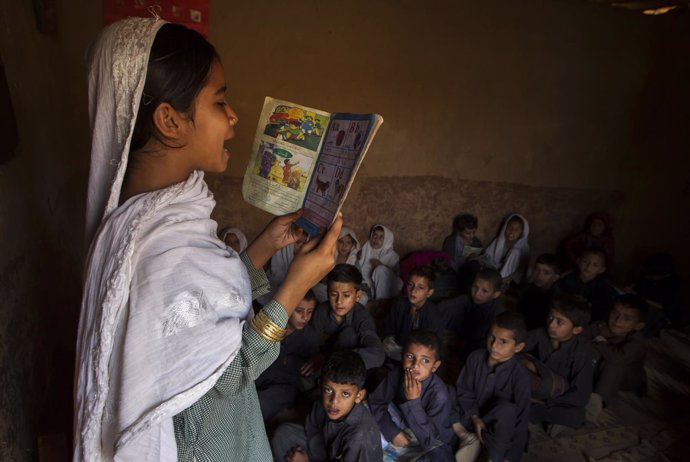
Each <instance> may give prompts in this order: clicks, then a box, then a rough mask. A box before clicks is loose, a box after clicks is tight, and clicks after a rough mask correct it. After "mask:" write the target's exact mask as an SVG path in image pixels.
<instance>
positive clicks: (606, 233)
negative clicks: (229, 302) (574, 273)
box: [563, 212, 614, 267]
mask: <svg viewBox="0 0 690 462" xmlns="http://www.w3.org/2000/svg"><path fill="white" fill-rule="evenodd" d="M587 249H599V250H601V251H602V252H603V253H604V256H605V259H606V263H611V260H612V259H613V252H614V240H613V231H612V229H611V218H610V217H609V214H608V213H606V212H593V213H590V214H589V216H588V217H587V219H586V220H585V226H584V227H583V228H582V230H581V231H580V232H578V233H577V234H575V235H573V236H571V237H569V238H568V239H566V240H565V241H564V242H563V251H564V253H565V256H566V257H567V258H568V263H569V264H570V265H572V266H574V267H577V266H578V265H577V261H578V260H579V259H580V258H582V256H583V254H584V252H585V250H587Z"/></svg>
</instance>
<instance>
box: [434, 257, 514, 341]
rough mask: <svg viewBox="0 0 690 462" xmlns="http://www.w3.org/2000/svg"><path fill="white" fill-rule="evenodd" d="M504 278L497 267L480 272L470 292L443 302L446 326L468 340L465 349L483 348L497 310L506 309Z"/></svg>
mask: <svg viewBox="0 0 690 462" xmlns="http://www.w3.org/2000/svg"><path fill="white" fill-rule="evenodd" d="M502 283H503V278H502V277H501V274H500V273H499V272H498V271H497V270H494V269H489V268H485V269H482V270H481V271H479V272H478V273H477V275H476V276H475V277H474V282H472V288H471V289H470V294H469V295H468V294H464V295H460V296H458V297H455V298H450V299H448V300H445V301H443V302H441V304H439V308H438V310H439V312H440V313H441V314H442V316H443V323H444V325H445V326H446V328H447V329H448V330H449V331H451V332H452V333H454V334H455V335H457V336H458V337H459V338H460V339H462V340H463V341H464V342H465V347H464V349H465V352H466V353H469V352H470V351H473V350H476V349H478V348H481V347H482V345H484V342H485V340H486V334H487V333H488V332H489V328H490V327H491V324H492V323H493V322H494V318H495V317H496V315H497V314H499V313H502V312H503V311H504V308H503V304H502V303H501V300H500V297H501V285H502Z"/></svg>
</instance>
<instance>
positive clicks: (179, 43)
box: [129, 24, 218, 154]
mask: <svg viewBox="0 0 690 462" xmlns="http://www.w3.org/2000/svg"><path fill="white" fill-rule="evenodd" d="M217 58H218V54H217V53H216V50H215V48H213V45H211V44H210V43H208V42H207V41H206V39H205V38H204V37H202V36H201V34H199V33H198V32H196V31H193V30H191V29H188V28H186V27H184V26H181V25H179V24H165V25H163V26H162V27H161V28H160V29H159V31H158V33H157V34H156V38H155V39H154V41H153V45H152V46H151V53H150V56H149V63H148V67H147V70H146V82H145V83H144V93H143V94H142V95H141V101H140V103H139V112H138V113H137V119H136V120H137V121H136V124H135V126H134V133H133V134H132V142H131V144H130V147H129V152H130V154H131V153H135V152H137V151H138V150H140V149H141V148H142V147H144V145H146V143H147V142H148V141H149V139H151V137H155V138H157V139H158V140H160V141H161V142H162V143H164V144H165V140H164V139H162V138H161V135H160V133H158V131H157V130H156V127H155V126H154V124H153V112H154V111H155V110H156V108H157V107H158V106H159V105H160V104H161V103H168V104H170V105H171V106H172V107H173V108H175V110H177V111H179V112H181V113H184V114H186V115H188V116H189V117H190V118H192V119H193V118H194V98H196V95H198V94H199V92H200V91H201V89H202V88H203V87H204V86H205V85H206V83H207V82H208V76H209V71H210V69H211V64H213V60H214V59H217Z"/></svg>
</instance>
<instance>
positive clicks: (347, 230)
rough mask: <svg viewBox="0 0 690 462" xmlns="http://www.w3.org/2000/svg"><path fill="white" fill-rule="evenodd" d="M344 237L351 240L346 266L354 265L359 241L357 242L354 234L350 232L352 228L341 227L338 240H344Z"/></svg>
mask: <svg viewBox="0 0 690 462" xmlns="http://www.w3.org/2000/svg"><path fill="white" fill-rule="evenodd" d="M345 236H350V239H352V241H353V242H352V250H350V255H348V256H347V261H346V262H345V263H347V264H348V265H354V264H355V263H356V262H357V252H358V251H359V241H358V240H357V235H356V234H355V232H354V231H353V230H352V228H348V227H347V226H343V227H342V229H341V230H340V235H338V240H340V239H342V238H344V237H345ZM337 258H338V251H337V248H336V259H337Z"/></svg>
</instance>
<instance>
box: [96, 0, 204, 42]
mask: <svg viewBox="0 0 690 462" xmlns="http://www.w3.org/2000/svg"><path fill="white" fill-rule="evenodd" d="M208 4H209V0H103V21H104V23H105V25H108V24H111V23H113V22H115V21H119V20H120V19H124V18H129V17H132V16H136V17H151V16H153V12H155V13H156V14H158V16H160V17H161V18H163V19H165V20H166V21H170V22H174V23H177V24H182V25H185V26H187V27H189V28H190V29H194V30H196V31H198V32H199V33H201V34H202V35H203V36H204V37H208V25H209V21H208V12H209V5H208Z"/></svg>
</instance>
